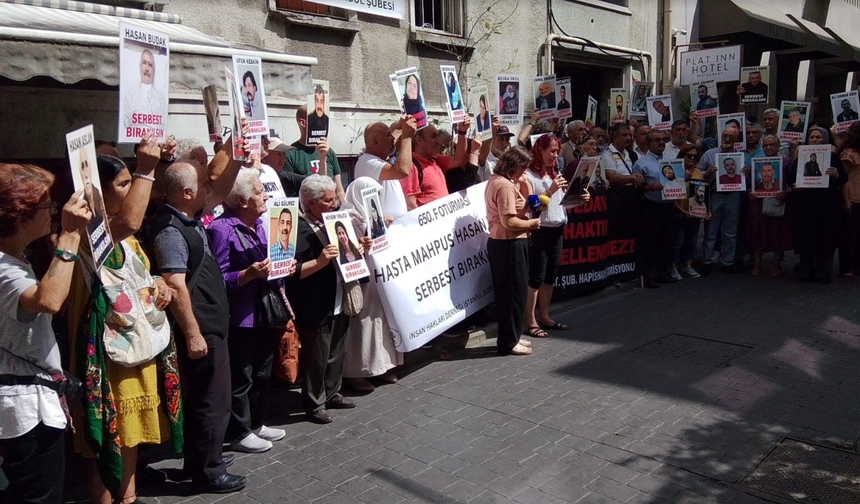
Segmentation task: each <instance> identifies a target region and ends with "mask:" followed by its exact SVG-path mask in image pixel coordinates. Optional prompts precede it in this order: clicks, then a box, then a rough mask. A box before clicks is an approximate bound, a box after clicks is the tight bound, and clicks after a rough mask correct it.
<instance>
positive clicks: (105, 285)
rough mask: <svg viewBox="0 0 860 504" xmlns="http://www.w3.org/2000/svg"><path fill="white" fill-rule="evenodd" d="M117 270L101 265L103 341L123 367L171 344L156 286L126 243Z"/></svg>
mask: <svg viewBox="0 0 860 504" xmlns="http://www.w3.org/2000/svg"><path fill="white" fill-rule="evenodd" d="M121 245H122V251H123V254H124V257H125V260H124V261H123V265H122V267H121V268H119V269H112V268H101V269H99V272H98V276H99V280H100V281H101V283H102V292H103V293H104V295H105V304H106V307H105V327H104V334H103V335H102V341H103V342H104V349H105V354H106V355H107V356H108V358H109V359H110V360H111V361H112V362H115V363H116V364H119V365H121V366H124V367H134V366H138V365H140V364H143V363H145V362H149V361H151V360H152V359H154V358H155V357H157V356H158V354H160V353H161V352H162V351H163V350H164V349H165V348H167V345H169V344H170V324H169V323H168V322H167V314H165V313H164V312H163V311H161V310H159V309H158V308H156V306H155V301H154V299H155V292H156V286H155V281H154V280H153V279H152V276H151V275H150V274H149V272H148V271H146V266H144V264H143V263H142V262H141V261H140V259H139V258H138V257H137V254H135V253H134V251H133V250H131V249H130V248H129V247H128V246H127V245H126V244H125V243H122V244H121Z"/></svg>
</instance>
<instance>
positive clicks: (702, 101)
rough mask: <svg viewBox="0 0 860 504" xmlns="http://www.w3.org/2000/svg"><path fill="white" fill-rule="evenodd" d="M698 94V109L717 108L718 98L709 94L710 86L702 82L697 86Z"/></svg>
mask: <svg viewBox="0 0 860 504" xmlns="http://www.w3.org/2000/svg"><path fill="white" fill-rule="evenodd" d="M696 96H698V98H699V101H698V102H697V103H696V110H708V109H714V108H717V99H716V98H714V97H712V96H710V95H708V86H706V85H704V84H700V85H699V87H698V88H696Z"/></svg>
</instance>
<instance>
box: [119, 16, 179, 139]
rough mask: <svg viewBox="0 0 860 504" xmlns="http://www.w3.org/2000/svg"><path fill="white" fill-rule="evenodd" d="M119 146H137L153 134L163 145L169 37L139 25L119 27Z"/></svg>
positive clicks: (165, 123) (167, 83)
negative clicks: (125, 144)
mask: <svg viewBox="0 0 860 504" xmlns="http://www.w3.org/2000/svg"><path fill="white" fill-rule="evenodd" d="M119 35H120V36H119V40H120V45H119V67H120V68H119V131H118V135H117V141H118V142H119V143H137V142H139V141H140V139H141V138H143V136H144V135H145V134H146V133H147V132H148V131H152V132H153V133H154V134H155V136H156V138H157V140H158V141H160V142H163V141H164V140H165V138H166V136H167V135H166V131H167V100H168V98H167V96H168V93H169V92H170V76H169V72H170V49H169V39H168V37H167V35H164V34H162V33H158V32H154V31H152V30H150V29H147V28H142V27H139V26H137V25H131V24H126V23H120V25H119Z"/></svg>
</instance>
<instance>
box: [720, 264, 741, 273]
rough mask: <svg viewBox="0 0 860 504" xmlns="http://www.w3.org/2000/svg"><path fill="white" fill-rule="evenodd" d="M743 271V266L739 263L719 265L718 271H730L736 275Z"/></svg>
mask: <svg viewBox="0 0 860 504" xmlns="http://www.w3.org/2000/svg"><path fill="white" fill-rule="evenodd" d="M743 272H744V267H743V266H742V265H740V264H731V265H729V266H721V267H720V273H731V274H733V275H738V274H740V273H743Z"/></svg>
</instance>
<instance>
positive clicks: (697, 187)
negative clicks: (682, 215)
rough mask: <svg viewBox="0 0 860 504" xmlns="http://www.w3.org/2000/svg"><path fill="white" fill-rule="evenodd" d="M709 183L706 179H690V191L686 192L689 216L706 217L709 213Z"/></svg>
mask: <svg viewBox="0 0 860 504" xmlns="http://www.w3.org/2000/svg"><path fill="white" fill-rule="evenodd" d="M709 185H710V183H709V182H708V181H707V180H691V181H690V192H689V193H688V194H687V195H688V196H689V198H688V199H687V207H688V208H689V212H690V217H694V218H699V219H706V218H707V217H708V215H709V214H710V211H709V210H708V208H709V203H710V195H711V192H710V189H709Z"/></svg>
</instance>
